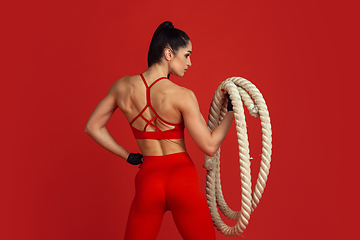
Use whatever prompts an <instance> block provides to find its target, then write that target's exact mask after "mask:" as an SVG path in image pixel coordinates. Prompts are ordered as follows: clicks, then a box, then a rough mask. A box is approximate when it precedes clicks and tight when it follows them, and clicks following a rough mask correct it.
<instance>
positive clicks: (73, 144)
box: [0, 0, 359, 240]
mask: <svg viewBox="0 0 360 240" xmlns="http://www.w3.org/2000/svg"><path fill="white" fill-rule="evenodd" d="M354 3H355V1H353V2H350V1H317V0H311V1H310V0H304V1H297V0H296V1H287V0H274V1H265V0H258V1H242V0H240V1H239V0H233V1H230V0H224V1H208V0H207V1H205V0H204V1H190V2H181V1H164V0H151V1H150V0H143V1H115V0H112V1H85V0H83V1H76V0H75V1H56V2H54V1H23V2H16V1H15V2H11V3H10V1H9V2H8V3H3V4H2V10H1V11H2V12H3V13H2V14H1V18H2V19H1V20H2V21H1V25H2V26H1V29H2V39H1V42H2V44H1V45H2V53H1V55H2V59H3V61H4V63H3V64H1V65H2V68H3V70H2V71H1V72H2V73H1V74H2V77H1V79H2V80H1V82H2V86H3V87H2V88H1V105H2V106H1V116H2V117H1V126H2V128H3V129H2V138H1V152H2V157H1V166H2V167H1V171H2V172H1V186H2V188H1V201H2V202H3V203H2V204H1V213H0V219H1V224H0V239H6V240H20V239H21V240H33V239H34V240H35V239H36V240H40V239H41V240H42V239H44V240H63V239H67V240H71V239H87V240H91V239H109V240H110V239H122V238H123V236H124V230H125V226H126V221H127V215H128V211H129V207H130V204H131V201H132V198H133V196H134V177H135V175H136V173H137V171H138V168H137V167H134V166H131V165H129V164H127V163H126V162H125V161H124V160H123V159H120V158H118V157H116V156H115V155H113V154H111V153H110V152H107V151H106V150H104V149H102V148H101V147H100V146H98V145H97V144H96V143H95V142H94V141H93V140H92V139H91V138H90V137H89V136H87V135H86V134H85V133H84V127H85V123H86V121H87V119H88V117H89V115H90V113H91V112H92V110H93V109H94V108H95V106H96V104H97V103H98V102H99V101H100V100H101V99H102V98H103V97H104V96H105V94H106V93H107V91H108V89H109V87H110V86H111V84H112V83H113V82H114V81H116V80H117V79H119V78H120V77H122V76H125V75H134V74H139V73H141V72H142V71H144V70H145V69H146V67H147V63H146V58H147V50H148V46H149V43H150V39H151V37H152V34H153V32H154V31H155V29H156V27H157V26H158V25H159V24H160V23H161V22H163V21H165V20H170V21H172V22H173V24H174V25H175V27H177V28H180V29H182V30H184V31H186V32H187V33H188V35H189V36H190V38H191V40H192V44H193V55H192V64H193V65H192V67H191V68H190V69H189V71H188V72H187V73H186V75H185V76H184V77H182V78H177V77H171V80H173V81H174V82H175V83H177V84H179V85H182V86H184V87H187V88H190V89H191V90H193V91H194V93H195V94H196V96H197V98H198V101H199V104H200V109H201V111H202V113H203V115H204V117H205V118H207V116H208V109H209V106H210V102H211V99H212V96H213V93H214V91H215V89H216V88H217V86H218V85H219V84H220V82H221V81H223V80H225V79H226V78H228V77H232V76H241V77H244V78H246V79H248V80H250V81H251V82H252V83H254V84H255V85H256V86H257V87H258V88H259V89H260V91H261V92H262V94H263V96H264V98H265V101H266V103H267V105H268V108H269V112H270V117H271V122H272V129H273V155H272V166H271V169H270V175H269V180H268V183H267V187H266V189H265V192H264V195H263V198H262V199H261V201H260V204H259V206H258V208H257V209H256V210H255V212H253V214H252V215H251V218H250V223H249V225H248V227H247V229H246V230H245V232H244V234H243V237H245V239H251V240H256V239H276V240H280V239H355V238H356V236H358V234H356V235H355V228H356V227H357V225H358V222H359V220H358V217H357V216H358V214H359V207H358V206H357V205H358V202H359V196H358V194H357V193H356V192H357V190H358V188H359V187H358V183H359V181H358V180H357V178H356V175H358V174H356V173H357V171H356V170H357V169H358V167H359V164H358V162H359V157H358V155H357V150H356V149H358V147H357V145H358V143H359V138H358V134H359V127H358V126H357V125H356V124H357V122H358V117H359V114H358V112H357V105H356V104H358V103H359V101H358V100H357V98H356V90H357V86H356V84H357V82H358V80H359V74H358V73H357V72H355V70H356V68H358V65H359V60H358V55H359V49H358V47H357V43H358V42H359V38H358V36H357V32H358V26H359V21H358V19H357V17H356V15H357V11H356V9H357V8H356V6H355V4H354ZM4 86H5V87H4ZM246 117H247V124H248V134H249V140H250V153H251V156H252V157H253V158H254V159H253V160H252V176H253V177H252V181H253V183H254V181H255V179H256V177H257V173H258V171H259V170H258V169H259V162H260V157H259V155H260V153H261V128H260V120H259V119H252V117H250V115H249V114H247V115H246ZM107 127H108V129H109V131H110V133H111V134H112V136H113V137H114V138H115V139H116V140H117V141H118V142H119V143H120V144H121V145H123V146H124V147H125V148H126V149H128V150H129V151H131V152H137V151H139V149H138V147H137V145H136V142H135V139H134V137H133V136H132V133H131V130H130V127H129V125H128V123H127V122H126V119H125V117H123V116H122V114H121V113H120V111H119V110H117V111H116V112H115V114H114V115H113V117H112V118H111V119H110V121H109V122H108V124H107ZM186 143H187V148H188V152H189V154H190V156H191V157H192V159H193V160H194V163H195V165H196V168H197V169H198V172H199V175H200V179H202V180H201V187H202V189H203V191H204V193H205V174H206V171H205V170H204V169H203V168H202V164H203V161H204V157H203V154H202V153H201V152H200V150H198V149H197V147H196V145H195V144H194V142H193V141H192V140H191V138H190V137H189V135H188V133H187V132H186ZM221 153H222V155H221V159H222V162H221V181H222V184H223V191H224V195H225V199H226V201H227V202H228V204H229V205H230V207H231V208H233V209H234V210H239V209H240V176H239V172H240V170H239V161H238V158H239V157H238V149H237V140H236V132H235V126H234V124H233V126H232V129H231V131H230V133H229V135H228V136H227V138H226V140H225V142H224V143H223V145H222V149H221ZM253 186H254V184H253ZM355 217H356V218H355ZM354 218H355V219H354ZM227 223H229V224H232V225H234V224H235V222H232V221H227ZM144 224H146V223H145V222H144ZM139 228H141V226H139ZM237 238H238V239H242V237H237ZM157 239H159V240H161V239H175V240H177V239H181V236H180V234H179V233H178V231H177V229H176V226H175V224H174V222H173V220H172V216H171V213H170V212H167V213H166V214H165V216H164V220H163V224H162V227H161V230H160V233H159V236H158V238H157ZM217 239H228V238H227V237H225V236H223V235H221V234H220V233H219V232H217Z"/></svg>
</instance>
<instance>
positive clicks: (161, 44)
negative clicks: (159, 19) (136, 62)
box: [148, 21, 190, 67]
mask: <svg viewBox="0 0 360 240" xmlns="http://www.w3.org/2000/svg"><path fill="white" fill-rule="evenodd" d="M189 40H190V38H189V37H188V35H187V34H186V33H185V32H184V31H181V30H180V29H177V28H174V25H173V24H172V22H169V21H166V22H163V23H162V24H160V25H159V26H158V28H157V29H156V30H155V33H154V35H153V37H152V39H151V42H150V47H149V52H148V67H150V66H151V65H153V64H154V63H159V62H160V60H161V57H162V54H163V51H164V49H165V48H170V49H172V50H173V51H174V52H175V53H176V52H177V51H178V50H179V48H181V47H185V46H186V45H187V44H188V42H189Z"/></svg>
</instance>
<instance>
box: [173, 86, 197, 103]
mask: <svg viewBox="0 0 360 240" xmlns="http://www.w3.org/2000/svg"><path fill="white" fill-rule="evenodd" d="M171 90H172V98H173V99H174V100H175V104H176V105H177V108H178V109H183V108H184V107H187V106H189V105H193V104H197V99H196V96H195V93H194V92H193V91H191V90H190V89H188V88H185V87H181V86H179V85H176V84H174V83H173V86H172V88H171Z"/></svg>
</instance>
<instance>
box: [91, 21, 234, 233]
mask: <svg viewBox="0 0 360 240" xmlns="http://www.w3.org/2000/svg"><path fill="white" fill-rule="evenodd" d="M191 53H192V45H191V41H190V39H189V37H188V36H187V35H186V33H185V32H183V31H181V30H179V29H176V28H174V26H173V25H172V23H171V22H164V23H162V24H160V26H159V27H158V28H157V29H156V31H155V33H154V35H153V38H152V40H151V43H150V48H149V53H148V66H149V68H148V69H147V70H146V71H145V72H143V73H142V74H140V75H136V76H130V77H123V78H121V79H119V80H117V81H116V82H115V83H114V84H113V85H112V86H111V88H110V90H109V92H108V94H107V95H106V96H105V98H104V99H102V100H101V101H100V103H99V104H98V106H97V107H96V108H95V110H94V112H93V113H92V114H91V116H90V118H89V120H88V122H87V124H86V128H85V132H86V133H87V134H89V135H90V136H91V137H92V138H93V139H94V140H95V141H96V142H97V143H98V144H99V145H100V146H102V147H104V148H105V149H107V150H109V151H110V152H112V153H114V154H116V155H118V156H119V157H122V158H123V159H126V160H127V161H128V162H129V163H131V164H134V165H138V164H140V163H142V162H143V163H142V166H141V168H140V171H139V172H138V174H137V175H136V179H135V185H136V194H135V198H134V200H133V203H132V206H131V209H130V214H129V219H128V223H127V228H126V233H125V239H132V240H134V239H142V240H144V239H155V238H156V236H157V234H158V231H159V229H160V225H161V221H162V218H163V215H164V213H165V211H167V210H170V211H172V215H173V218H174V221H175V224H176V226H177V228H178V230H179V232H180V234H181V235H182V237H183V238H184V239H196V240H199V239H215V232H214V227H213V224H212V220H211V216H210V212H209V210H208V207H207V204H206V198H205V196H204V195H203V194H202V193H201V190H200V185H199V178H198V173H197V171H196V169H195V167H194V165H193V162H192V160H191V159H190V157H189V155H188V154H187V153H186V148H185V143H184V125H185V126H186V128H187V130H188V132H189V134H190V136H191V137H192V139H193V140H194V142H195V143H196V145H197V146H198V147H199V148H200V150H201V151H203V152H204V153H205V154H207V155H210V156H213V155H214V154H215V152H216V151H217V149H218V148H219V146H220V144H221V143H222V141H223V140H224V138H225V136H226V134H227V132H228V130H229V128H230V126H231V122H232V120H233V116H234V115H233V112H232V111H229V112H228V114H227V115H226V116H225V117H224V119H223V121H222V123H221V124H220V125H219V126H218V127H217V128H216V129H215V130H214V131H213V132H210V131H209V129H208V127H207V125H206V122H205V120H204V118H203V116H202V115H201V113H200V110H199V105H198V102H197V99H196V97H195V95H194V93H193V92H192V91H190V90H188V89H186V88H183V87H180V86H178V85H176V84H174V83H173V82H171V81H170V80H169V79H168V76H169V75H170V74H174V75H176V76H179V77H182V76H183V75H184V74H185V72H186V70H187V69H188V68H189V67H190V66H191V61H190V56H191ZM117 108H119V109H120V110H121V111H122V112H123V113H124V115H125V117H126V118H127V120H128V121H129V123H130V126H131V128H132V130H133V133H134V136H135V138H136V141H137V143H138V145H139V148H140V150H141V153H142V154H139V153H138V154H134V153H129V152H128V151H126V149H124V148H123V147H122V146H120V145H119V144H118V143H116V142H115V141H114V139H113V138H112V137H111V135H110V134H109V132H108V131H107V129H106V127H105V124H106V122H107V121H108V120H109V118H110V117H111V115H112V114H113V112H114V111H115V110H116V109H117Z"/></svg>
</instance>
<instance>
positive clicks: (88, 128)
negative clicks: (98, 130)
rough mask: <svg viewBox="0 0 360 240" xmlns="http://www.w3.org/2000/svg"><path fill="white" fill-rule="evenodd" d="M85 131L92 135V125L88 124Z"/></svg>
mask: <svg viewBox="0 0 360 240" xmlns="http://www.w3.org/2000/svg"><path fill="white" fill-rule="evenodd" d="M84 131H85V133H86V134H88V135H90V136H91V134H92V132H93V128H92V127H91V126H89V124H86V126H85V129H84Z"/></svg>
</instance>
